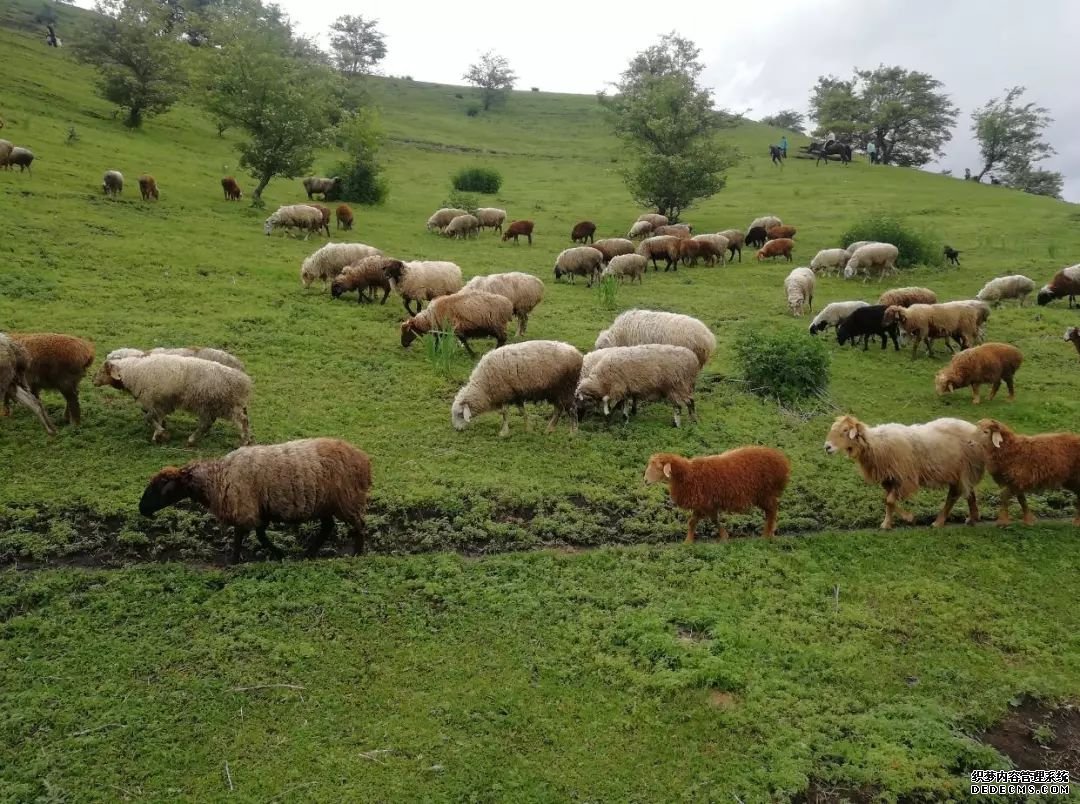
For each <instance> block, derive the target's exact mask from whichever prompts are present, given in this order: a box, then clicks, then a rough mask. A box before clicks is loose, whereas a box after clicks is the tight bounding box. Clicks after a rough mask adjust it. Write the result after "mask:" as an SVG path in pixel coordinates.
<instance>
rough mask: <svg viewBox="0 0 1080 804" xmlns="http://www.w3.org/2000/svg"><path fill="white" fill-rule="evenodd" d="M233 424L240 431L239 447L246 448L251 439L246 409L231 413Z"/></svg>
mask: <svg viewBox="0 0 1080 804" xmlns="http://www.w3.org/2000/svg"><path fill="white" fill-rule="evenodd" d="M233 423H234V424H235V425H236V426H237V427H238V428H239V429H240V445H241V446H244V447H246V446H248V445H249V444H250V443H251V441H252V439H251V421H250V420H249V419H248V411H247V408H240V409H239V410H237V411H234V413H233Z"/></svg>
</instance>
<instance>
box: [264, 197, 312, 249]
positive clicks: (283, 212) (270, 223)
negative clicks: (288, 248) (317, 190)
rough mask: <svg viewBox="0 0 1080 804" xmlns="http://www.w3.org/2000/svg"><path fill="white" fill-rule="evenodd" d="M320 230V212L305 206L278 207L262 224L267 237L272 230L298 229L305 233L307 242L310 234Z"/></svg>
mask: <svg viewBox="0 0 1080 804" xmlns="http://www.w3.org/2000/svg"><path fill="white" fill-rule="evenodd" d="M322 228H323V214H322V211H321V210H318V209H316V208H315V207H311V206H308V205H307V204H291V205H289V206H285V207H278V208H277V211H276V212H274V214H273V215H271V216H270V217H269V218H267V219H266V221H265V222H264V223H263V231H264V232H265V233H266V236H267V237H269V236H270V233H271V232H272V231H274V229H285V230H286V231H287V230H289V229H300V230H301V231H303V232H305V233H306V234H305V235H304V239H305V240H307V239H308V236H309V235H310V234H311V233H312V232H318V231H319V230H320V229H322Z"/></svg>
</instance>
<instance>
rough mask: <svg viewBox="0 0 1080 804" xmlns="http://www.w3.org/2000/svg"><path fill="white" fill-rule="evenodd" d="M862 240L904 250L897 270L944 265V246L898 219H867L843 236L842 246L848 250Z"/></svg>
mask: <svg viewBox="0 0 1080 804" xmlns="http://www.w3.org/2000/svg"><path fill="white" fill-rule="evenodd" d="M858 240H875V241H878V242H881V243H892V244H893V245H894V246H896V247H897V248H898V249H899V250H900V256H899V257H898V258H897V260H896V267H897V268H911V267H913V266H915V265H935V266H940V265H941V245H940V244H939V243H937V242H936V241H935V240H934V239H933V238H931V237H930V236H929V235H926V234H924V233H923V232H920V231H918V230H916V229H912V228H911V227H910V226H908V225H907V224H905V223H904V222H903V221H901V220H899V219H897V218H890V217H889V216H887V215H878V216H875V217H870V218H866V219H864V220H862V221H859V222H858V223H856V224H854V225H853V226H850V227H849V228H848V230H847V231H846V232H844V233H843V234H842V235H840V244H841V245H842V246H844V247H845V248H846V247H847V246H849V245H851V244H852V243H854V242H856V241H858Z"/></svg>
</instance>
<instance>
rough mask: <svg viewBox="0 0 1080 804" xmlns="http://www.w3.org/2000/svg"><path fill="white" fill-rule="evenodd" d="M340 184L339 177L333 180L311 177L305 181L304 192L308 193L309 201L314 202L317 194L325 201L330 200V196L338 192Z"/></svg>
mask: <svg viewBox="0 0 1080 804" xmlns="http://www.w3.org/2000/svg"><path fill="white" fill-rule="evenodd" d="M339 184H341V179H339V178H338V177H337V176H334V178H332V179H326V178H316V177H315V176H309V177H308V178H306V179H304V181H303V185H304V192H306V193H307V197H308V201H312V200H314V198H315V196H316V194H322V197H323V201H328V200H330V199H329V197H328V196H329V194H330V193H332V192H334V191H335V190H337V188H338V185H339Z"/></svg>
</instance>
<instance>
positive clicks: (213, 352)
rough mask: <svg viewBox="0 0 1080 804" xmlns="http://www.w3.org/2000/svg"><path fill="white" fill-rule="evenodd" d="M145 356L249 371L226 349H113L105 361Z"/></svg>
mask: <svg viewBox="0 0 1080 804" xmlns="http://www.w3.org/2000/svg"><path fill="white" fill-rule="evenodd" d="M144 355H179V356H180V357H196V358H198V359H199V360H209V361H210V362H211V363H220V364H221V365H223V366H228V367H229V368H231V369H236V370H237V371H243V372H245V373H246V372H247V369H246V368H245V367H244V364H243V362H242V361H241V360H240V358H238V357H236V356H235V355H233V354H230V353H229V352H226V351H225V350H224V349H212V348H210V347H208V346H180V347H167V346H158V347H157V348H155V349H151V350H150V351H149V352H144V351H143V350H142V349H130V348H128V349H113V350H112V351H111V352H109V353H108V354H107V355H105V359H106V360H120V359H121V358H125V357H143V356H144Z"/></svg>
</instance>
